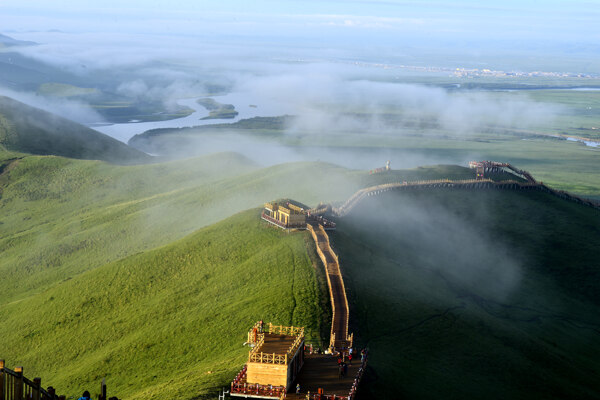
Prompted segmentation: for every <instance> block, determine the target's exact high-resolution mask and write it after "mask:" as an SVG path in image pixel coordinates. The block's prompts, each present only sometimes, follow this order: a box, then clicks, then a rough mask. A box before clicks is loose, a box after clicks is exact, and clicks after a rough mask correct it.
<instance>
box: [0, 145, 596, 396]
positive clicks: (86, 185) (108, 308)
mask: <svg viewBox="0 0 600 400" xmlns="http://www.w3.org/2000/svg"><path fill="white" fill-rule="evenodd" d="M472 176H473V172H472V171H470V170H469V169H467V168H463V167H457V166H435V167H422V168H416V169H411V170H399V171H392V172H391V173H387V174H378V175H369V174H368V173H367V172H364V171H353V170H347V169H344V168H340V167H337V166H334V165H331V164H325V163H304V162H303V163H289V164H282V165H276V166H272V167H268V168H261V167H259V166H258V165H256V164H254V163H253V162H251V161H250V160H248V159H247V158H245V157H243V156H241V155H239V154H234V153H221V154H215V155H212V156H205V157H200V158H196V159H188V160H181V161H175V162H169V163H160V164H149V165H136V166H119V165H112V164H107V163H105V162H100V161H87V160H73V159H66V158H61V157H54V156H30V155H26V154H23V153H11V152H6V151H4V152H0V196H1V197H0V252H1V253H2V257H1V258H0V274H2V276H3V277H6V279H2V280H0V292H1V293H2V294H3V295H2V297H1V298H0V323H2V326H3V327H4V326H6V327H8V328H7V330H6V331H7V332H9V333H8V336H6V340H3V341H2V342H1V343H0V355H1V356H2V357H3V358H5V359H7V361H8V362H9V363H10V364H12V365H14V364H13V363H18V364H23V365H25V366H26V367H27V369H28V371H30V372H31V373H32V374H37V375H41V376H43V378H44V381H45V382H49V383H50V382H51V383H52V384H54V385H55V386H58V387H59V388H66V390H68V392H69V393H71V394H77V392H79V391H80V389H81V388H82V387H88V388H89V387H91V388H92V389H94V386H90V385H92V384H94V385H97V383H98V382H99V381H100V380H101V378H102V377H103V376H104V375H106V376H108V383H109V387H110V388H111V391H113V390H114V392H113V393H115V394H118V395H119V396H123V397H126V398H142V397H150V398H154V397H156V398H158V397H160V396H164V394H165V393H175V394H176V395H177V394H178V393H185V394H184V395H182V397H184V398H191V397H194V396H196V395H201V394H206V393H209V392H211V390H214V389H215V388H217V387H219V386H220V385H223V384H224V383H225V382H227V381H228V380H229V379H230V378H231V377H232V376H233V372H234V371H235V370H236V369H237V368H239V366H240V365H241V364H242V363H243V361H244V357H245V349H244V348H242V347H241V346H240V343H241V341H243V336H244V332H245V330H246V329H247V327H248V326H249V325H250V324H251V323H252V321H253V320H255V319H257V318H264V319H265V320H269V319H272V320H274V321H275V320H277V321H278V322H282V323H294V324H296V323H297V324H300V323H303V324H306V325H307V326H309V327H310V330H311V335H312V336H313V337H316V336H317V334H316V332H318V331H319V330H322V328H323V325H322V324H321V322H320V321H321V319H322V316H323V314H320V313H321V312H326V307H325V309H324V308H323V306H322V299H320V298H319V294H318V293H317V292H318V290H317V289H315V288H318V284H317V281H318V280H317V279H316V277H315V275H314V273H315V272H314V270H312V269H311V267H310V265H311V262H310V259H309V258H308V257H309V255H310V254H308V253H307V251H306V244H305V240H306V236H305V235H286V234H282V233H280V232H279V231H277V230H269V229H266V230H265V229H263V228H262V227H261V225H260V222H259V221H258V220H257V219H256V218H257V211H256V210H255V211H251V212H248V213H244V214H241V215H236V216H235V217H233V218H232V219H230V220H227V221H224V222H222V223H218V224H217V225H214V226H212V224H215V223H217V222H218V221H222V220H224V219H225V218H227V217H230V216H231V215H233V214H235V213H237V212H239V211H241V210H246V209H248V208H253V207H256V206H258V205H260V204H261V203H262V202H265V201H269V200H272V199H275V198H281V197H290V198H294V199H296V200H298V201H301V202H303V203H306V204H309V205H316V204H317V203H318V202H319V201H342V200H345V199H346V198H347V197H348V196H349V195H350V194H352V193H353V192H354V191H355V190H356V189H357V188H359V187H364V186H370V185H373V184H377V183H383V182H394V181H403V180H416V179H437V178H451V179H465V178H471V177H472ZM415 196H416V195H415ZM415 204H416V205H415ZM365 207H367V205H365ZM368 207H371V206H368ZM368 207H367V208H368ZM375 207H377V209H378V210H380V212H379V213H378V214H377V215H376V216H372V215H369V217H370V218H369V220H367V221H365V220H362V219H360V218H359V216H360V215H366V214H365V213H364V212H363V211H364V210H363V211H361V210H360V208H359V209H357V210H356V213H357V214H356V216H357V217H356V218H357V219H354V217H349V218H348V219H345V220H343V221H340V224H339V230H338V232H337V233H336V234H334V235H333V240H334V246H335V249H336V250H337V251H338V252H339V253H340V256H341V260H342V267H343V268H344V273H346V276H347V286H348V288H349V290H350V299H351V302H352V306H351V307H352V310H353V311H352V317H353V321H352V323H353V325H354V328H353V329H354V331H355V332H356V333H357V337H358V338H359V343H360V342H361V341H362V343H367V344H368V345H369V346H370V347H371V348H372V350H373V359H372V360H373V361H372V366H373V368H374V369H373V371H372V372H371V373H370V374H369V375H368V376H369V377H370V379H372V381H371V382H370V383H369V384H368V385H367V386H366V388H367V391H368V392H367V393H371V394H373V395H374V396H375V395H377V396H383V397H390V396H392V394H391V393H390V392H389V389H388V388H390V387H393V386H394V385H393V384H392V383H393V382H396V380H397V379H401V382H402V393H404V394H406V395H407V396H408V397H412V396H413V395H415V396H416V397H419V396H420V395H421V394H423V393H424V392H423V391H422V390H423V387H424V386H431V387H434V388H438V386H439V389H435V390H438V391H437V392H436V391H435V390H431V393H433V395H432V397H436V396H434V395H437V397H439V395H440V394H441V393H445V392H444V391H446V392H450V393H458V394H457V395H456V396H454V397H455V398H456V397H460V396H461V395H462V394H464V396H463V397H478V396H479V394H481V393H482V391H483V390H484V389H482V388H483V387H486V388H487V387H488V386H489V387H495V388H497V387H509V389H510V390H509V389H503V390H504V391H502V390H500V389H498V393H505V394H506V393H508V395H510V396H512V395H514V396H513V397H523V396H521V395H522V394H523V393H526V394H531V393H532V392H530V391H529V392H528V390H529V389H527V387H525V386H524V385H525V383H524V382H523V379H525V378H523V379H521V380H518V379H520V378H519V376H518V375H517V374H518V373H520V374H521V375H523V376H529V377H531V378H532V379H534V380H541V379H542V378H543V377H540V374H545V373H547V374H549V375H548V376H551V377H552V378H551V379H554V380H556V382H558V383H555V384H554V383H553V384H548V385H549V386H548V387H550V388H552V390H555V389H556V390H557V393H562V394H564V393H565V392H564V388H569V390H573V393H577V394H589V388H590V387H591V384H590V383H589V380H588V378H587V376H588V375H586V374H587V372H585V371H586V368H592V367H590V362H588V361H589V360H588V359H587V358H586V357H587V356H585V354H589V357H590V360H592V359H593V358H592V357H596V356H597V355H598V354H597V348H596V347H595V345H594V344H593V343H595V342H593V341H591V339H589V340H588V338H593V337H595V336H594V335H597V333H595V331H594V329H596V330H597V329H598V328H597V326H598V325H600V322H599V321H598V319H597V316H596V315H597V306H598V301H597V299H595V297H594V296H595V293H596V291H595V282H597V278H598V277H597V276H596V273H597V272H595V271H596V270H594V269H593V268H588V267H589V266H590V265H591V266H594V265H597V264H594V262H595V261H594V260H593V258H590V256H589V254H593V253H592V252H591V250H590V249H591V248H594V246H596V247H597V245H598V243H597V240H596V238H598V237H600V235H598V228H597V227H598V226H600V223H599V222H600V221H598V217H597V214H593V213H597V211H595V210H592V209H587V208H583V207H579V206H576V205H574V204H570V203H565V202H562V201H559V200H558V199H555V198H553V197H548V196H545V195H542V194H540V193H527V194H525V193H523V194H521V193H514V192H495V191H494V192H460V191H456V192H451V191H447V192H440V193H438V194H437V195H434V196H432V197H431V198H430V197H423V198H421V197H418V196H416V197H415V198H412V199H410V201H408V200H407V201H404V200H402V198H396V197H390V198H389V202H388V203H385V204H381V205H376V206H375ZM423 209H425V210H427V211H426V212H423ZM390 210H395V211H394V212H391V211H390ZM398 210H406V212H404V213H400V215H399V216H398V215H396V214H395V213H397V211H398ZM371 217H373V218H374V219H371ZM462 219H464V223H460V224H458V223H457V221H462ZM373 221H374V222H375V223H376V225H375V226H376V227H377V229H374V230H372V229H371V228H372V225H371V223H370V222H373ZM455 224H456V225H457V226H459V227H460V229H458V228H456V229H453V228H452V227H453V226H454V225H455ZM208 225H211V226H210V227H207V228H203V227H206V226H208ZM397 226H404V227H406V229H407V231H400V232H395V231H394V229H393V228H394V227H397ZM575 227H577V228H575ZM198 229H201V230H200V231H198ZM194 232H195V233H194ZM436 232H437V233H436ZM540 232H544V234H541V233H540ZM546 232H547V233H546ZM430 233H435V234H434V235H433V236H432V237H433V238H434V239H435V240H433V242H432V240H431V239H429V236H428V235H429V234H430ZM403 240H404V241H403ZM447 242H449V245H448V243H447ZM414 249H423V251H419V252H418V253H417V252H415V250H414ZM440 249H445V250H444V251H442V252H441V253H440ZM498 249H500V250H498ZM576 249H579V250H580V252H577V251H576ZM423 254H425V255H427V257H423ZM440 260H441V261H440ZM463 264H464V266H465V268H476V267H477V266H479V265H494V266H497V267H495V268H493V269H492V270H491V272H494V271H496V273H491V274H490V275H489V276H491V277H492V280H491V283H490V281H489V279H488V280H485V279H483V278H485V277H487V274H488V273H490V269H484V270H483V271H479V270H477V269H475V273H474V276H475V278H468V277H469V276H471V274H470V273H467V271H466V270H465V269H458V270H453V269H449V271H445V270H444V269H442V270H440V269H435V267H436V266H438V265H443V266H448V267H449V268H450V267H453V266H454V265H459V266H460V265H463ZM563 265H567V266H568V268H569V270H568V271H569V273H562V272H561V271H562V270H561V268H563ZM294 266H295V267H294ZM292 270H294V271H295V272H293V274H292V272H291V271H292ZM547 270H548V271H550V273H549V274H546V271H547ZM266 271H270V272H272V271H276V273H275V274H267V272H266ZM498 271H500V272H502V271H505V272H508V273H507V274H506V275H504V274H502V273H499V272H498ZM265 275H268V276H265ZM271 275H274V276H271ZM167 277H168V279H167ZM478 277H479V278H481V279H483V281H479V280H477V279H479V278H478ZM482 277H483V278H482ZM267 283H268V284H267ZM475 283H476V284H475ZM254 288H258V289H256V290H257V292H253V291H252V290H253V289H254ZM245 299H250V300H249V301H246V300H245ZM276 299H277V300H276ZM292 299H295V300H292ZM279 300H281V301H280V303H277V304H275V302H276V301H279ZM294 301H295V302H296V303H295V305H294ZM320 302H321V303H320ZM304 306H305V307H308V308H306V309H304V310H302V309H301V307H304ZM516 307H519V308H516ZM240 310H241V311H240ZM294 310H295V311H294ZM319 310H321V311H319ZM373 310H385V313H380V312H374V311H373ZM238 311H239V312H240V313H241V314H240V316H239V318H232V317H231V316H232V315H235V314H236V312H238ZM384 316H385V319H383V318H384ZM561 321H562V322H561ZM228 324H230V325H231V327H232V328H231V330H230V331H229V332H225V333H223V331H222V329H224V327H225V326H227V325H228ZM320 324H321V325H320ZM593 326H596V328H592V329H588V328H589V327H593ZM325 330H327V329H325ZM586 332H588V334H589V336H585V334H586ZM575 338H576V340H575ZM588 342H589V343H591V344H590V345H589V346H588V348H589V353H584V352H582V351H581V349H580V348H579V346H580V345H581V346H586V345H588ZM578 343H579V344H578ZM213 349H214V350H213ZM547 352H549V354H551V357H554V358H552V359H551V360H549V359H548V357H547V356H546V355H545V354H546V353H547ZM53 353H57V354H56V355H55V356H53V357H50V355H52V354H53ZM505 353H506V354H509V355H506V354H505ZM40 354H41V355H42V356H41V357H40V356H39V355H40ZM163 354H168V355H169V357H163V356H162V355H163ZM46 355H48V356H46ZM563 357H564V359H566V360H568V362H569V363H572V364H573V365H574V367H573V368H578V369H579V370H580V371H583V372H582V373H581V376H582V377H575V376H574V375H573V371H572V369H570V367H565V364H564V363H563V361H560V360H563ZM488 360H494V363H495V362H496V361H495V360H498V361H497V362H498V364H491V365H488V364H487V363H488ZM552 360H554V361H552ZM556 360H558V361H556ZM551 361H552V362H551ZM548 363H550V364H549V365H550V366H548V367H545V366H544V365H546V364H548ZM498 365H509V366H510V368H509V369H510V371H512V370H513V369H514V370H515V371H518V372H515V373H512V372H506V373H505V372H502V373H500V372H499V371H500V370H499V368H500V367H499V366H498ZM525 366H530V367H531V368H532V370H537V369H539V371H540V372H539V373H538V372H527V371H528V370H527V371H526V367H525ZM486 368H487V369H486ZM398 369H400V371H401V375H400V377H399V378H398V375H397V374H396V373H394V374H393V376H392V374H391V372H390V371H396V370H398ZM509 369H507V371H508V370H509ZM130 371H133V372H131V373H130ZM209 371H210V373H209ZM448 371H457V372H456V373H448ZM484 371H493V373H494V374H495V375H494V374H492V375H490V374H486V373H485V372H484ZM524 371H525V372H527V373H528V374H529V375H526V374H525V372H524ZM556 371H558V372H556ZM596 372H597V371H596ZM460 374H463V375H464V376H465V377H467V378H462V377H461V376H462V375H460ZM552 374H555V375H552ZM556 374H558V375H561V374H564V375H565V376H566V377H567V378H560V379H559V378H557V377H556V376H557V375H556ZM489 376H493V377H494V378H493V379H492V378H489ZM561 376H562V375H561ZM465 379H467V380H469V382H467V383H468V384H465ZM490 379H492V381H490ZM515 379H517V383H516V384H515V386H510V385H508V384H507V382H513V380H515ZM544 379H546V378H544ZM548 379H550V378H548ZM561 379H565V380H569V379H570V380H572V381H573V382H579V383H577V385H579V386H577V385H575V384H570V383H565V384H564V385H563V383H561V382H563V381H562V380H561ZM391 382H392V383H391ZM437 382H439V385H437ZM543 382H545V381H543ZM434 383H435V384H434ZM494 385H496V386H494ZM553 385H554V386H553ZM561 385H563V386H561ZM569 385H571V386H569ZM146 387H147V388H148V389H147V391H145V389H142V388H146ZM457 387H460V388H461V389H460V390H458V389H457ZM511 388H512V389H511ZM557 388H558V389H560V390H563V391H562V392H560V391H558V389H557ZM561 388H563V389H561ZM486 390H487V389H486ZM548 390H549V391H550V389H548ZM190 393H191V394H190ZM428 393H429V392H428ZM544 393H546V392H544ZM188 394H189V395H188ZM499 396H500V395H499ZM510 396H509V397H510ZM392 397H394V396H392ZM563 397H564V396H563Z"/></svg>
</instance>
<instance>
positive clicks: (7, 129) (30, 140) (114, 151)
mask: <svg viewBox="0 0 600 400" xmlns="http://www.w3.org/2000/svg"><path fill="white" fill-rule="evenodd" d="M0 145H2V146H3V147H4V148H6V149H8V150H12V151H18V152H23V153H31V154H46V155H58V156H64V157H70V158H79V159H92V160H94V159H95V160H104V161H109V162H114V163H125V164H130V163H136V162H142V161H149V160H150V159H151V157H150V156H148V155H146V154H144V153H142V152H140V151H138V150H136V149H133V148H131V147H129V146H127V145H125V144H124V143H121V142H119V141H118V140H115V139H113V138H111V137H109V136H106V135H104V134H102V133H100V132H97V131H94V130H92V129H90V128H87V127H85V126H83V125H80V124H77V123H75V122H72V121H69V120H67V119H65V118H61V117H59V116H57V115H53V114H50V113H48V112H45V111H42V110H39V109H37V108H33V107H29V106H27V105H25V104H23V103H20V102H18V101H16V100H13V99H11V98H8V97H3V96H0Z"/></svg>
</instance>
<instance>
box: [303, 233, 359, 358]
mask: <svg viewBox="0 0 600 400" xmlns="http://www.w3.org/2000/svg"><path fill="white" fill-rule="evenodd" d="M308 230H309V231H310V232H311V234H312V236H313V239H314V240H315V244H316V245H317V253H318V254H319V257H320V258H321V261H322V262H323V265H324V266H325V274H326V276H327V285H328V286H329V296H330V299H331V308H332V311H333V316H332V321H331V335H330V340H329V345H330V348H332V349H335V350H338V351H344V350H345V349H347V348H349V347H351V346H352V340H353V336H352V335H349V334H348V320H349V316H350V313H349V307H348V299H347V297H346V288H345V287H344V279H343V278H342V273H341V271H340V263H339V260H338V257H337V255H336V254H335V253H334V252H333V249H332V248H331V245H330V243H329V236H328V235H327V232H325V228H324V227H323V225H321V224H319V223H317V222H314V221H308Z"/></svg>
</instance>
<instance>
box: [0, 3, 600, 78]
mask: <svg viewBox="0 0 600 400" xmlns="http://www.w3.org/2000/svg"><path fill="white" fill-rule="evenodd" d="M598 21H600V1H581V0H573V1H556V0H544V1H535V0H521V1H514V0H504V1H486V2H481V1H470V0H469V1H467V0H463V1H456V2H447V1H443V2H442V1H419V2H416V1H385V0H382V1H359V0H344V1H331V0H329V1H327V0H325V1H316V0H302V1H294V0H288V1H282V0H279V1H271V0H258V1H255V0H253V1H240V0H229V1H227V0H225V1H197V0H196V1H175V2H174V1H164V0H155V1H151V0H146V1H141V0H130V1H115V0H102V1H100V0H87V1H85V2H82V1H75V0H62V1H60V0H59V1H52V2H48V1H45V0H28V1H27V2H23V1H22V0H2V1H1V2H0V27H2V28H0V29H2V32H3V33H8V34H13V36H16V37H17V38H21V37H23V38H33V39H38V40H40V39H43V38H44V37H43V36H39V35H38V36H36V35H35V32H44V31H48V30H60V31H63V32H67V33H80V34H83V33H87V34H90V33H95V34H102V35H106V38H107V40H112V41H114V40H115V38H114V35H158V36H180V37H187V38H195V39H199V40H213V41H217V42H227V43H232V42H236V41H238V42H239V41H240V40H243V41H245V42H252V43H254V44H261V45H264V46H277V45H285V46H289V47H294V46H302V47H308V48H310V47H311V46H312V47H316V46H318V47H320V48H323V47H328V46H329V47H331V48H335V49H340V50H341V51H346V53H347V54H350V55H352V56H354V57H357V56H364V57H367V58H368V57H370V56H371V57H374V56H375V55H377V54H381V49H386V53H389V54H392V55H394V54H397V55H403V54H408V55H413V54H414V55H423V54H430V55H431V54H436V53H440V52H441V53H449V52H454V53H457V54H465V55H467V56H470V57H478V56H485V55H487V54H503V55H504V54H507V55H514V56H515V57H516V56H519V55H522V54H532V53H533V54H544V55H548V56H553V57H560V56H564V55H569V56H571V57H591V56H593V55H596V54H598V53H600V51H599V50H600V27H599V26H600V24H598ZM48 40H50V39H48ZM587 68H589V67H587Z"/></svg>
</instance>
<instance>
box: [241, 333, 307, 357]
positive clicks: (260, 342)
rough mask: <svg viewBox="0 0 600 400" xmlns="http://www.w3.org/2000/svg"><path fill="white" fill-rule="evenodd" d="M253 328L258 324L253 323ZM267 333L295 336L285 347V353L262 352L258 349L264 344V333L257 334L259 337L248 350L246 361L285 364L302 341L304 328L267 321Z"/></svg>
mask: <svg viewBox="0 0 600 400" xmlns="http://www.w3.org/2000/svg"><path fill="white" fill-rule="evenodd" d="M255 328H258V326H257V325H255V326H254V328H253V329H255ZM269 333H270V334H273V335H286V336H296V338H295V339H294V341H293V342H292V344H291V345H290V347H289V348H288V349H287V351H286V353H285V354H276V353H264V352H262V351H260V349H261V348H262V346H263V345H264V344H265V335H264V334H258V338H259V339H258V341H257V342H256V344H255V346H254V348H253V349H252V350H250V353H249V355H248V362H257V363H266V364H284V365H287V363H288V362H289V361H291V360H292V358H293V357H294V355H295V354H296V351H298V348H299V347H300V346H301V345H302V342H303V341H304V328H303V327H298V326H283V325H273V324H272V323H270V322H269Z"/></svg>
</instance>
